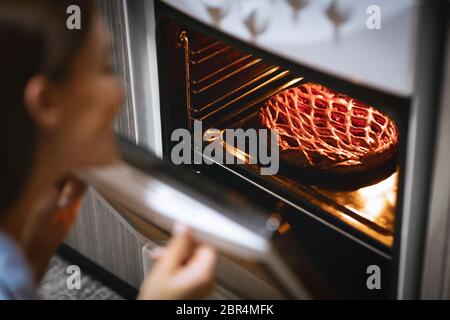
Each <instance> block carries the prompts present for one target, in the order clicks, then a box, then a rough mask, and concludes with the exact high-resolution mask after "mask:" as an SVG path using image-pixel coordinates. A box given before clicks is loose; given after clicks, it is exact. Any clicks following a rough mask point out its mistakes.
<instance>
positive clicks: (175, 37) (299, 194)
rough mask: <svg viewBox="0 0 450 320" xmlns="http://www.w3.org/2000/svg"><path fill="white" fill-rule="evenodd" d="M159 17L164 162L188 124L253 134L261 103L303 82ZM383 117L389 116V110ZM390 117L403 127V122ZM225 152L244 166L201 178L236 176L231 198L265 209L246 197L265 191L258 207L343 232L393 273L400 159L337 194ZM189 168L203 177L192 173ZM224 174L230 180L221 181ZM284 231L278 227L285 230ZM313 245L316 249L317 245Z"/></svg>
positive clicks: (296, 75) (333, 189)
mask: <svg viewBox="0 0 450 320" xmlns="http://www.w3.org/2000/svg"><path fill="white" fill-rule="evenodd" d="M175 16H176V15H175ZM157 18H158V28H159V32H158V35H159V36H158V37H159V38H158V67H159V71H160V72H159V73H160V75H159V76H160V83H161V84H160V86H161V88H160V94H161V101H162V102H161V114H162V116H161V120H162V129H163V146H164V156H165V157H168V158H170V150H172V147H173V146H174V145H175V144H176V143H177V142H173V141H171V132H172V131H173V130H175V129H177V128H187V129H189V130H190V131H191V132H193V122H194V120H200V121H202V130H203V132H206V133H207V132H208V130H211V129H212V128H214V129H218V130H224V129H228V128H242V129H244V130H245V129H247V128H257V126H258V125H257V116H258V110H259V108H260V107H261V106H262V104H263V103H264V102H265V101H266V100H267V99H269V98H270V97H272V96H273V95H274V94H276V93H278V92H280V91H281V90H284V89H286V88H290V87H294V86H298V85H300V84H302V83H306V82H308V81H309V80H308V79H307V78H305V77H303V76H302V74H301V73H300V72H297V71H296V70H295V69H290V68H286V67H285V66H283V65H281V64H280V65H278V64H274V63H271V62H270V61H271V60H270V59H266V58H261V57H259V56H257V55H255V54H252V53H248V52H247V51H246V50H242V49H240V48H237V47H236V46H234V45H230V44H229V43H228V42H226V41H223V39H219V38H218V37H215V36H212V35H211V34H210V33H209V32H207V31H206V30H207V28H205V29H198V28H195V27H193V26H192V25H191V24H187V23H183V21H177V19H176V18H174V17H170V18H167V17H164V16H162V15H158V16H157ZM193 25H195V23H193ZM179 93H182V94H179ZM374 107H375V108H376V106H374ZM383 111H384V112H385V113H387V114H389V115H391V114H390V113H389V112H390V111H391V110H383ZM393 118H394V119H395V121H397V120H398V121H397V125H398V126H399V127H402V125H403V123H402V121H401V120H402V119H401V118H399V117H393ZM401 129H404V128H401ZM401 132H402V130H400V144H401V142H402V141H401ZM206 143H207V142H206ZM224 150H226V152H228V153H231V154H233V155H234V157H236V158H239V159H241V160H242V161H244V162H246V164H244V165H222V164H218V165H215V166H213V167H214V169H211V168H209V167H211V166H204V167H205V169H204V171H205V172H206V171H208V170H209V171H208V173H207V174H208V175H210V176H211V177H214V178H216V179H219V180H220V179H221V180H223V181H224V183H227V182H228V183H231V182H230V181H231V180H233V179H235V178H236V177H237V178H236V179H237V180H236V179H235V180H233V181H242V180H245V182H244V181H242V184H240V187H237V185H236V188H235V189H236V190H237V192H238V191H239V192H240V191H242V192H246V193H247V194H248V195H249V197H252V196H254V197H255V198H257V199H255V200H256V201H258V202H260V203H265V200H262V199H261V197H259V196H255V193H252V191H250V189H251V190H256V189H259V191H261V190H263V194H266V195H267V199H269V198H270V199H274V200H273V201H269V200H267V201H266V202H268V203H269V202H270V204H264V205H266V206H267V205H269V206H271V207H270V210H272V211H273V213H274V214H281V215H283V214H284V213H283V210H284V211H289V212H290V214H298V213H295V212H296V211H297V210H296V209H298V210H299V211H302V212H303V213H304V212H307V213H308V214H310V215H312V216H314V217H315V218H316V219H318V220H320V221H321V222H324V224H325V225H327V226H332V228H333V229H335V230H341V231H343V232H344V233H345V234H346V235H348V236H349V238H351V239H353V240H356V241H358V242H360V243H364V244H365V246H369V247H371V248H374V250H375V251H377V252H381V255H382V256H383V257H384V258H386V259H385V260H387V261H388V262H387V264H388V267H387V268H389V270H390V269H391V267H392V265H391V263H392V261H391V257H392V250H393V246H394V230H395V224H396V223H397V222H396V216H397V212H399V211H400V209H399V206H398V205H397V199H398V197H399V181H400V177H401V167H402V166H401V161H400V160H398V161H397V162H396V163H395V166H394V168H393V170H392V172H391V173H389V174H388V175H385V176H384V177H383V179H381V180H377V181H376V182H374V183H372V184H369V185H364V186H360V187H354V188H348V187H346V188H341V189H340V188H339V187H336V186H332V187H330V188H327V187H326V186H323V185H320V186H317V185H314V183H305V182H304V181H299V180H298V179H296V178H292V177H291V176H290V175H288V174H283V173H279V174H276V175H274V176H270V175H268V176H261V175H260V174H259V172H260V171H259V169H260V168H259V167H258V165H254V164H249V163H247V162H248V157H249V155H248V153H247V150H239V149H236V148H235V147H232V146H230V145H227V144H226V143H224ZM194 152H195V150H194ZM398 158H401V157H400V156H399V157H398ZM282 165H283V164H282V163H280V166H282ZM206 167H208V168H206ZM194 170H196V171H197V170H198V171H201V172H202V171H203V169H198V167H195V168H194ZM230 176H234V178H226V177H230ZM233 183H235V182H233ZM243 186H246V187H243ZM240 188H241V189H245V188H246V190H239V189H240ZM286 208H288V209H286ZM288 227H289V226H287V225H286V224H285V225H284V228H288ZM317 239H319V236H318V237H317ZM319 241H320V240H319ZM315 246H316V248H317V246H318V245H317V244H315ZM319 247H320V246H319ZM319 250H320V249H319ZM345 258H346V259H348V258H351V257H350V255H348V256H347V257H345ZM347 267H348V266H347ZM350 269H351V268H349V270H350ZM391 288H392V286H391Z"/></svg>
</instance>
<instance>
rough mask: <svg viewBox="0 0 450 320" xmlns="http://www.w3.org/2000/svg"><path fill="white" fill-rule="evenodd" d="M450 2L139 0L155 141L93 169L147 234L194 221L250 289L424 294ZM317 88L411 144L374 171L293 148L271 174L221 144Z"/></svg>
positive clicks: (142, 89)
mask: <svg viewBox="0 0 450 320" xmlns="http://www.w3.org/2000/svg"><path fill="white" fill-rule="evenodd" d="M444 6H447V5H446V4H445V3H444V2H435V3H431V2H428V1H413V0H402V1H395V2H393V1H381V0H379V1H357V2H356V1H300V0H299V1H294V0H293V1H281V0H273V1H272V0H267V1H251V0H249V1H237V0H236V1H208V0H204V1H195V2H193V1H183V0H165V1H155V2H154V3H150V4H149V3H144V4H143V3H141V4H139V3H133V4H132V3H128V5H127V10H129V12H128V17H130V16H133V17H134V18H136V20H135V21H129V24H130V25H132V26H134V28H138V29H133V30H138V31H139V32H136V34H130V41H131V42H133V41H134V42H135V43H139V45H138V46H137V47H134V49H133V47H132V50H134V51H133V52H131V56H132V57H134V59H135V65H134V66H133V70H134V72H135V73H139V74H138V76H137V79H144V78H145V79H147V80H149V81H148V82H140V83H137V82H135V83H134V90H135V99H138V98H141V99H140V102H141V103H142V106H138V107H137V114H138V115H139V114H140V113H141V114H142V117H140V119H138V120H137V124H138V127H140V128H141V129H140V130H141V132H142V135H141V139H138V140H139V141H138V144H137V145H136V144H134V143H132V142H130V141H127V140H126V139H124V138H122V137H119V146H120V150H121V154H122V160H121V162H120V163H119V164H116V165H114V166H111V167H107V168H101V169H99V168H94V169H89V170H86V171H83V172H80V173H79V175H80V176H81V177H83V179H85V180H86V181H88V182H89V183H91V184H92V185H93V186H94V187H96V188H97V190H98V191H99V192H100V194H102V196H103V197H105V198H106V199H107V200H108V201H109V202H111V203H112V204H113V205H114V206H116V207H117V208H119V209H118V210H119V211H121V212H122V214H123V215H124V216H126V217H128V219H129V221H131V223H132V224H133V223H134V225H135V226H136V228H138V229H139V230H144V229H145V228H142V224H148V223H150V224H151V225H152V226H153V227H155V228H156V229H158V230H160V231H162V232H168V231H169V230H170V228H171V227H172V225H173V223H174V221H182V222H184V223H186V224H187V225H189V226H190V227H191V228H192V229H193V230H194V232H195V234H196V236H197V237H198V238H199V239H202V240H203V241H206V242H208V243H211V244H214V245H215V246H217V247H218V248H219V249H220V251H221V252H222V253H223V254H224V257H225V258H226V261H227V262H226V263H225V262H224V263H222V266H221V269H220V272H221V276H220V277H219V278H220V280H221V281H222V282H224V283H227V282H229V283H232V282H234V284H233V285H232V286H231V287H232V288H237V290H238V291H239V289H242V290H241V291H242V292H241V295H240V296H241V297H246V298H259V297H263V298H267V297H275V298H280V297H289V298H347V299H348V298H369V299H388V298H411V297H417V296H418V295H419V293H420V279H421V278H420V277H421V259H422V257H423V254H424V251H423V250H424V241H425V229H426V223H427V212H428V206H429V202H428V201H429V187H428V186H429V185H430V183H431V178H430V177H431V169H432V161H433V157H432V155H433V153H434V152H435V148H436V146H435V143H434V141H435V134H436V132H435V124H436V119H437V118H438V115H439V112H440V109H439V104H438V100H437V99H438V97H439V95H440V93H441V90H442V88H443V87H441V86H440V80H441V77H442V63H443V62H442V59H443V52H444V49H443V43H444V41H443V40H442V39H444V37H445V33H444V30H445V21H446V19H445V14H446V13H445V12H446V11H445V10H444V9H443V8H444ZM445 8H446V7H445ZM377 10H379V11H377ZM377 13H378V14H380V16H381V17H382V18H381V20H380V21H378V22H379V23H381V25H380V26H377V23H378V22H377V17H378V18H379V17H380V16H377ZM150 15H151V16H150ZM151 19H154V23H153V24H151V23H150V22H149V21H150V20H151ZM425 25H426V26H427V27H426V28H424V27H423V26H425ZM149 33H151V34H154V38H153V41H151V42H148V39H147V38H148V34H149ZM148 51H151V52H154V53H156V55H155V56H153V57H149V56H148V55H146V53H147V52H148ZM143 66H147V67H148V68H144V67H143ZM151 66H153V67H151ZM142 74H144V75H145V77H143V76H142ZM436 81H438V82H437V83H438V84H439V85H436ZM311 83H316V84H320V85H322V86H325V87H327V88H330V89H331V90H332V91H333V92H335V93H336V94H337V95H345V96H346V97H350V98H351V99H354V100H352V101H358V103H361V104H364V105H369V106H371V107H372V108H373V110H375V112H379V113H380V114H382V115H384V118H383V119H382V120H381V121H391V122H392V123H394V124H395V127H396V128H397V130H398V143H397V148H396V150H395V153H393V154H392V155H391V156H390V158H389V161H386V162H385V163H383V165H380V166H377V168H376V169H373V170H367V171H364V172H356V173H355V172H353V173H350V174H342V173H335V172H332V170H331V169H330V172H328V173H327V172H326V170H325V172H324V171H323V170H322V171H321V172H320V174H316V173H311V172H313V171H308V169H306V170H304V169H302V168H300V167H298V165H297V164H296V163H295V161H294V163H293V162H292V161H290V157H289V155H288V156H286V155H285V154H283V152H282V151H281V153H280V162H279V171H278V172H277V173H276V174H275V175H262V174H261V168H262V167H263V166H262V165H261V164H258V162H252V161H251V158H252V154H250V151H249V150H250V147H249V146H247V145H245V146H240V147H239V146H238V147H236V146H235V145H232V144H230V143H228V141H226V140H221V142H220V144H221V148H222V149H221V150H222V151H223V153H224V155H228V156H229V157H230V159H233V160H234V161H233V162H232V163H223V162H220V161H217V160H216V159H215V158H214V157H211V156H210V155H208V154H206V153H205V150H206V148H207V146H208V145H211V144H212V143H214V142H217V141H216V140H217V139H218V138H223V136H224V135H225V132H226V130H227V129H243V130H248V129H260V128H261V122H260V120H259V119H260V118H259V117H260V112H261V111H260V110H261V107H262V106H263V105H264V104H265V103H267V101H269V100H270V99H271V98H272V97H273V96H275V95H277V94H279V93H280V92H283V90H288V89H292V88H296V87H299V86H302V85H308V84H311ZM149 92H150V93H151V95H150V94H149ZM150 100H151V102H152V103H151V104H152V105H153V108H149V107H148V104H149V101H150ZM155 105H156V106H157V107H155ZM330 106H331V107H333V104H330ZM336 107H339V105H338V104H337V105H336ZM313 109H314V110H316V109H320V106H317V105H313ZM355 109H357V108H355ZM319 111H320V110H317V113H318V114H319ZM314 112H315V111H314ZM314 112H313V113H312V118H311V119H312V120H311V119H310V121H315V119H316V118H315V117H316V113H314ZM138 117H139V116H138ZM317 117H320V114H319V115H318V116H317ZM139 124H141V125H140V126H139ZM199 124H200V125H199ZM378 124H384V123H378ZM352 126H353V124H350V130H351V129H352V128H353V127H352ZM356 126H357V125H356ZM374 126H375V127H376V126H377V123H375V125H374ZM355 128H356V127H355ZM179 129H184V130H185V131H184V132H188V133H189V142H190V143H191V146H189V148H190V151H191V152H190V153H189V160H191V163H190V164H183V165H177V166H174V165H173V164H170V162H172V160H173V150H175V149H176V148H177V146H178V147H179V146H180V141H179V140H177V139H176V138H174V135H173V133H174V132H176V130H179ZM319 129H320V128H319ZM197 130H199V133H198V132H197ZM373 130H375V131H376V128H375V129H373ZM196 135H199V136H200V140H201V143H200V145H198V144H196V143H195V141H194V140H195V136H196ZM205 137H207V138H205ZM208 137H209V138H208ZM267 144H269V142H267ZM148 147H150V149H151V150H147V149H148ZM159 158H163V159H164V160H165V161H161V159H159ZM296 166H297V167H296ZM180 167H181V168H180ZM124 185H125V187H124ZM130 217H131V218H130ZM143 232H144V231H143ZM230 270H233V271H230ZM244 273H245V274H247V275H249V276H248V277H242V278H240V275H242V274H244ZM252 276H253V277H252ZM233 278H236V279H233ZM242 279H244V280H242ZM239 281H241V283H239ZM236 282H238V283H237V284H236ZM225 286H226V285H225ZM252 286H254V287H255V288H258V290H259V292H258V290H250V291H251V292H252V293H251V294H246V293H245V290H244V289H243V288H245V287H252ZM239 287H241V288H239Z"/></svg>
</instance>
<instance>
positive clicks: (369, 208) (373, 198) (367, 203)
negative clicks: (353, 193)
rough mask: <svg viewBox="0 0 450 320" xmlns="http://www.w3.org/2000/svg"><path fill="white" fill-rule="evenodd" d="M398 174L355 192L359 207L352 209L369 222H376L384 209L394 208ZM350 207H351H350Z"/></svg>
mask: <svg viewBox="0 0 450 320" xmlns="http://www.w3.org/2000/svg"><path fill="white" fill-rule="evenodd" d="M397 178H398V174H397V173H394V174H393V175H391V176H390V177H389V178H387V179H385V180H383V181H381V182H379V183H377V184H374V185H372V186H368V187H365V188H361V189H359V190H358V191H357V197H358V198H360V199H358V200H360V201H358V203H361V204H362V206H361V207H359V206H358V207H357V208H353V209H354V210H357V211H358V212H359V213H360V214H362V215H364V216H366V217H368V218H369V219H370V220H373V221H375V220H377V219H378V218H379V217H380V215H381V214H382V213H383V211H384V210H385V209H386V208H391V207H394V206H395V202H396V185H397ZM350 206H351V205H350Z"/></svg>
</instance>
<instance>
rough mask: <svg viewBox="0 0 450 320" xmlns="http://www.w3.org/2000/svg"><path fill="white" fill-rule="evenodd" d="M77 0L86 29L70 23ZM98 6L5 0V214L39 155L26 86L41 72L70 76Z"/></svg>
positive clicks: (0, 200) (0, 131)
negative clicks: (73, 6) (69, 8)
mask: <svg viewBox="0 0 450 320" xmlns="http://www.w3.org/2000/svg"><path fill="white" fill-rule="evenodd" d="M71 5H76V6H78V7H79V8H80V13H81V16H80V18H81V28H80V29H74V30H69V28H68V27H67V25H66V22H67V19H68V18H69V17H70V15H71V13H70V12H69V13H67V9H68V7H69V6H71ZM95 12H96V11H95V2H94V1H93V0H1V1H0V44H1V45H0V215H1V214H2V213H3V212H4V211H5V210H6V209H8V208H9V207H10V206H11V205H12V203H13V202H14V200H15V199H16V198H17V197H18V196H19V195H20V193H21V192H22V190H23V188H24V187H25V184H26V181H27V179H28V177H29V175H30V171H31V168H32V165H33V160H34V156H35V150H36V134H37V132H36V126H35V124H34V122H33V120H32V119H31V118H30V116H29V114H28V112H27V110H26V108H25V105H24V89H25V86H26V85H27V83H28V81H29V80H30V79H31V78H32V77H33V76H35V75H38V74H42V75H45V76H47V77H48V79H49V80H50V81H64V78H65V76H66V74H67V71H68V69H69V66H70V63H71V61H72V60H73V58H74V56H75V54H76V53H77V52H78V50H80V48H81V47H82V45H83V42H84V40H85V38H86V37H87V34H88V30H89V29H90V26H91V24H92V20H93V17H94V15H95Z"/></svg>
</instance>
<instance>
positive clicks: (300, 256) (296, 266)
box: [76, 137, 331, 299]
mask: <svg viewBox="0 0 450 320" xmlns="http://www.w3.org/2000/svg"><path fill="white" fill-rule="evenodd" d="M118 145H119V150H120V154H121V160H120V161H118V162H117V163H115V164H112V165H109V166H104V167H95V168H86V169H84V170H80V171H78V172H77V173H76V174H77V176H78V177H79V178H81V179H82V180H84V181H85V182H86V183H88V184H90V185H92V186H93V187H95V188H96V190H97V191H98V192H99V193H101V194H102V195H103V196H104V197H105V198H106V199H107V200H108V201H110V202H111V203H113V204H117V205H119V206H121V207H123V208H125V209H127V210H131V211H133V212H134V213H136V214H137V215H139V216H140V217H142V218H143V219H145V220H147V221H149V222H150V223H151V224H153V225H155V226H157V227H158V228H160V229H162V230H165V231H167V232H169V231H170V230H172V227H173V224H174V223H175V222H181V223H182V224H184V225H186V226H188V227H190V229H191V230H192V232H193V234H194V237H195V238H196V239H197V240H199V241H201V242H204V243H208V244H210V245H212V246H214V247H216V248H217V249H218V251H220V252H221V253H224V254H227V255H230V256H234V257H236V258H239V259H241V260H244V261H248V262H252V263H257V264H259V265H261V269H262V270H264V271H265V272H266V273H267V274H268V276H269V277H270V278H271V279H273V280H274V281H275V282H276V283H277V285H278V286H279V288H281V290H282V291H283V292H284V293H285V295H286V297H287V298H296V299H311V298H329V297H331V295H330V292H329V291H328V289H327V286H326V284H324V282H323V281H322V279H321V278H320V275H319V274H318V272H317V270H316V268H314V266H313V265H312V263H311V261H309V259H308V257H307V256H306V255H305V254H304V252H303V251H302V249H301V248H300V247H299V244H298V242H296V241H295V240H293V238H292V237H291V236H292V235H290V234H289V230H288V231H286V230H283V232H282V233H281V232H280V231H279V229H280V228H279V223H278V221H277V220H276V217H273V215H271V214H270V213H267V212H264V210H263V209H262V208H258V207H257V206H256V205H255V204H252V203H250V202H249V201H248V200H247V199H246V198H244V197H240V196H238V197H236V194H235V193H233V192H232V190H227V189H225V188H223V187H222V186H220V185H217V184H216V183H215V182H214V181H211V180H208V179H206V178H205V177H203V176H199V175H196V174H195V173H193V172H191V171H190V170H183V169H182V168H179V167H177V166H175V165H173V164H170V163H168V162H166V161H162V160H161V159H159V158H158V157H157V156H155V155H154V154H153V153H152V152H150V151H148V150H146V149H144V148H142V147H139V146H137V145H135V144H133V143H131V142H130V141H128V140H126V139H125V138H122V137H119V138H118Z"/></svg>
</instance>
